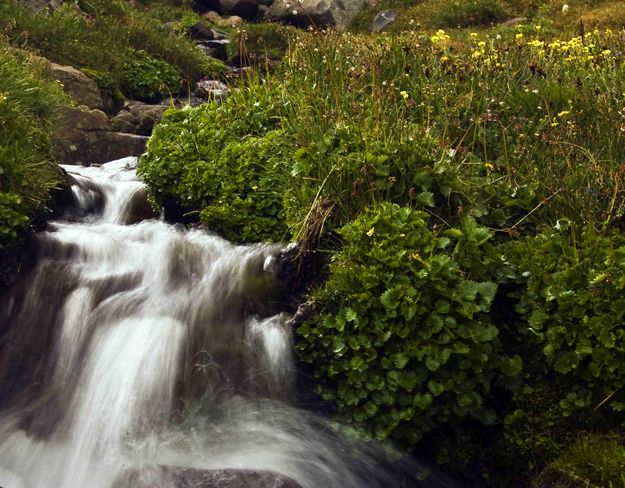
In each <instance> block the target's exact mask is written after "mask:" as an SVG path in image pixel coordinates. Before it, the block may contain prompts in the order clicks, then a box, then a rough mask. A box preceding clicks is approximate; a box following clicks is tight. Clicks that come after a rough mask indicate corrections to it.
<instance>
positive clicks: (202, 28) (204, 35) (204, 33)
mask: <svg viewBox="0 0 625 488" xmlns="http://www.w3.org/2000/svg"><path fill="white" fill-rule="evenodd" d="M187 35H188V36H189V37H190V38H191V39H197V40H199V41H212V40H213V39H215V33H214V32H213V31H212V30H211V28H210V27H208V26H207V25H206V24H204V23H203V22H196V23H195V24H193V25H192V26H191V27H189V28H188V29H187Z"/></svg>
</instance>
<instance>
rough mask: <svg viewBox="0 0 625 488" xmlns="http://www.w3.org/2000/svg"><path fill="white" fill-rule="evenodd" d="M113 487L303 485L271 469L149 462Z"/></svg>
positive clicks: (295, 487)
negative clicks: (221, 467)
mask: <svg viewBox="0 0 625 488" xmlns="http://www.w3.org/2000/svg"><path fill="white" fill-rule="evenodd" d="M112 488H301V486H300V485H299V483H296V482H295V481H293V480H292V479H290V478H287V477H286V476H283V475H281V474H279V473H274V472H271V471H252V470H239V469H216V470H203V469H192V468H180V467H175V466H149V467H144V468H141V469H131V470H128V471H126V472H125V473H123V474H122V475H121V476H120V477H119V478H118V479H117V480H116V481H115V483H114V484H113V487H112Z"/></svg>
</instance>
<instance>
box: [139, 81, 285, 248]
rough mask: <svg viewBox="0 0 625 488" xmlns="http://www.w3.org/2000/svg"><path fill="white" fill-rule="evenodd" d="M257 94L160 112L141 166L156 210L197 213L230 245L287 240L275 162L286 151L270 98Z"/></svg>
mask: <svg viewBox="0 0 625 488" xmlns="http://www.w3.org/2000/svg"><path fill="white" fill-rule="evenodd" d="M258 95H260V93H256V94H251V93H249V92H246V91H239V92H236V93H235V94H233V95H232V96H231V97H230V98H228V99H227V100H226V101H225V102H224V104H223V105H221V106H218V104H216V103H212V104H205V105H203V106H200V107H197V108H195V109H190V108H187V109H183V110H178V111H173V110H170V111H168V112H167V113H166V114H165V117H164V118H163V121H162V122H161V124H160V125H159V126H157V127H156V129H155V131H154V135H153V136H152V139H151V140H150V142H149V144H148V150H147V153H146V154H145V155H144V156H143V157H142V158H141V162H140V166H139V172H140V174H141V175H142V176H143V178H144V180H145V181H146V183H148V185H149V186H150V191H151V193H152V196H153V199H154V201H155V203H156V205H165V204H170V203H172V202H173V204H174V205H175V206H177V207H179V208H180V209H182V212H185V211H186V210H187V209H189V210H190V209H198V210H200V213H199V218H200V220H201V221H202V222H203V223H205V224H206V225H207V226H208V227H209V229H210V230H212V231H214V232H217V233H220V234H222V235H224V236H225V237H227V238H228V239H230V240H232V241H234V242H253V241H258V240H274V241H278V240H282V239H283V238H284V237H285V234H286V227H285V224H284V221H283V218H282V215H281V214H282V194H281V190H280V187H279V186H278V179H277V178H276V177H275V173H274V170H273V165H274V161H276V160H279V161H282V160H284V159H286V158H288V155H287V150H288V149H287V148H288V146H287V144H286V143H285V140H284V137H283V132H282V131H281V130H279V129H278V128H277V124H276V120H274V118H273V115H272V111H273V110H274V103H273V99H272V97H271V94H270V93H265V94H264V95H265V96H262V97H260V98H256V96H258ZM182 196H184V197H182Z"/></svg>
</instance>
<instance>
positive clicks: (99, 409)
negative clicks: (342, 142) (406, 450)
mask: <svg viewBox="0 0 625 488" xmlns="http://www.w3.org/2000/svg"><path fill="white" fill-rule="evenodd" d="M135 163H136V161H135V160H134V159H132V158H128V159H124V160H120V161H114V162H111V163H108V164H106V165H103V166H102V167H101V168H82V167H69V166H68V167H66V169H67V170H68V172H69V173H70V174H71V175H72V176H73V177H74V178H75V185H74V186H73V192H74V194H75V197H76V202H77V207H78V208H77V209H76V211H75V212H74V213H73V215H72V214H70V215H69V217H68V220H63V221H57V222H53V223H51V224H50V225H49V230H48V231H46V232H43V233H41V234H40V235H39V236H38V258H37V263H36V266H35V268H34V269H33V271H32V272H31V273H30V274H29V275H28V276H26V277H24V278H23V279H22V282H21V283H19V284H18V285H16V287H15V289H14V290H13V291H12V292H11V293H10V294H9V296H7V297H4V298H3V300H2V301H1V302H0V314H1V315H0V334H1V333H4V336H3V339H2V343H0V405H2V407H3V410H2V411H0V487H2V488H22V487H26V488H86V487H89V488H110V487H114V488H130V487H133V488H135V487H143V486H145V487H148V486H149V487H177V486H180V487H182V486H185V487H186V486H189V487H191V486H193V487H198V488H199V487H202V486H213V485H209V484H202V483H200V482H197V483H196V484H192V483H191V481H189V478H187V479H186V481H185V480H182V481H180V479H179V478H176V477H175V476H174V475H172V472H174V471H175V470H176V469H180V468H185V469H189V468H193V469H196V470H224V469H237V470H260V471H273V472H276V473H281V474H282V475H285V476H287V477H289V478H291V479H292V480H295V481H296V482H297V483H299V484H300V485H301V486H302V487H303V488H307V487H317V486H323V487H347V488H351V487H353V488H362V487H382V486H383V487H389V486H396V485H395V484H394V483H395V481H394V479H395V478H393V475H392V473H390V472H388V471H385V470H383V469H382V468H380V466H379V465H378V464H377V462H376V461H375V460H374V455H373V454H372V451H371V450H368V449H364V448H362V447H358V446H356V445H354V444H353V443H350V442H348V441H346V440H345V439H343V438H342V436H341V435H340V434H339V433H338V432H336V431H335V429H333V428H332V427H331V426H330V425H329V424H328V422H326V421H325V420H323V419H321V418H319V417H317V416H315V415H313V414H311V413H307V412H304V411H302V410H299V409H297V408H295V407H293V406H291V405H290V403H289V401H290V400H291V398H292V389H293V381H294V378H295V374H294V365H293V361H294V358H293V352H292V337H291V332H290V329H289V327H288V320H289V316H288V315H286V314H284V313H279V310H272V306H271V302H272V297H273V294H274V293H275V288H276V286H275V283H274V277H273V275H272V273H271V271H270V269H268V268H270V267H269V266H266V263H269V262H270V261H271V259H272V256H274V255H276V254H277V253H278V251H279V250H280V248H279V247H278V246H275V245H264V244H258V245H252V246H233V245H231V244H229V243H228V242H226V241H224V240H223V239H220V238H218V237H216V236H213V235H210V234H208V233H206V232H203V231H199V230H185V229H182V228H179V227H176V226H172V225H169V224H166V223H164V222H161V221H159V220H156V219H149V220H142V215H144V214H145V213H146V211H145V206H144V199H145V195H144V193H145V192H144V188H143V185H142V183H141V182H140V181H139V180H138V179H137V177H136V174H135V171H134V169H132V168H133V167H134V165H135ZM128 224H132V225H128ZM410 469H412V470H416V469H417V468H416V466H415V465H411V466H410ZM137 473H139V474H137ZM176 479H178V481H176ZM184 483H188V484H184ZM214 486H221V485H214ZM223 486H230V485H223ZM233 486H234V485H233ZM237 486H242V485H237ZM250 486H251V485H250ZM258 486H267V487H268V486H270V485H268V484H265V485H258ZM271 486H274V485H273V484H272V485H271ZM275 486H281V485H275ZM397 486H398V485H397ZM406 486H410V485H406ZM415 486H416V485H415ZM419 486H421V485H419ZM423 486H449V485H448V484H447V483H446V482H445V481H440V480H439V481H437V482H436V483H435V482H434V481H432V482H431V483H430V482H428V483H426V484H424V485H423Z"/></svg>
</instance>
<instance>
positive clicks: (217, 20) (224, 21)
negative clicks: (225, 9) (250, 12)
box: [204, 10, 245, 29]
mask: <svg viewBox="0 0 625 488" xmlns="http://www.w3.org/2000/svg"><path fill="white" fill-rule="evenodd" d="M204 18H205V19H206V20H208V21H209V22H210V23H212V24H214V25H215V26H217V27H222V28H223V27H233V28H235V29H242V28H243V27H244V26H245V21H244V20H243V19H242V18H241V17H239V16H238V15H229V16H225V17H222V16H221V15H219V14H218V13H217V12H215V11H213V10H211V11H209V12H206V13H205V14H204Z"/></svg>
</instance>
